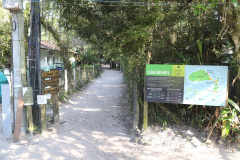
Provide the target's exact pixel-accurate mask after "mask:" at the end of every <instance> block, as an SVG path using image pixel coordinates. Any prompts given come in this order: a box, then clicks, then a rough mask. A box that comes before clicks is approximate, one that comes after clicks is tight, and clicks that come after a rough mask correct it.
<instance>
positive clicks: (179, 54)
mask: <svg viewBox="0 0 240 160" xmlns="http://www.w3.org/2000/svg"><path fill="white" fill-rule="evenodd" d="M174 53H176V54H177V55H178V57H180V58H181V59H182V60H183V61H184V62H185V63H186V64H188V62H187V61H186V59H185V58H184V57H183V55H182V54H181V53H179V52H178V51H176V50H174Z"/></svg>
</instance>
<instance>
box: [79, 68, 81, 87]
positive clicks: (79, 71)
mask: <svg viewBox="0 0 240 160" xmlns="http://www.w3.org/2000/svg"><path fill="white" fill-rule="evenodd" d="M79 84H80V85H81V67H79Z"/></svg>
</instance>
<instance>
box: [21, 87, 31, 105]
mask: <svg viewBox="0 0 240 160" xmlns="http://www.w3.org/2000/svg"><path fill="white" fill-rule="evenodd" d="M22 92H23V101H24V105H25V106H31V105H33V92H32V87H23V88H22Z"/></svg>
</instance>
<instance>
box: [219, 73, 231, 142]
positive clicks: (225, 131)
mask: <svg viewBox="0 0 240 160" xmlns="http://www.w3.org/2000/svg"><path fill="white" fill-rule="evenodd" d="M228 87H229V71H228V79H227V95H226V106H225V107H224V108H227V106H228ZM220 114H221V113H220ZM223 117H227V114H225V115H223ZM226 127H227V121H226V120H225V121H222V141H224V140H226V138H227V128H226Z"/></svg>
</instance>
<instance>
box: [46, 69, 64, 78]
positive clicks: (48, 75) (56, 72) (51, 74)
mask: <svg viewBox="0 0 240 160" xmlns="http://www.w3.org/2000/svg"><path fill="white" fill-rule="evenodd" d="M58 76H60V74H59V70H53V71H47V72H42V79H45V78H57V77H58Z"/></svg>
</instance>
